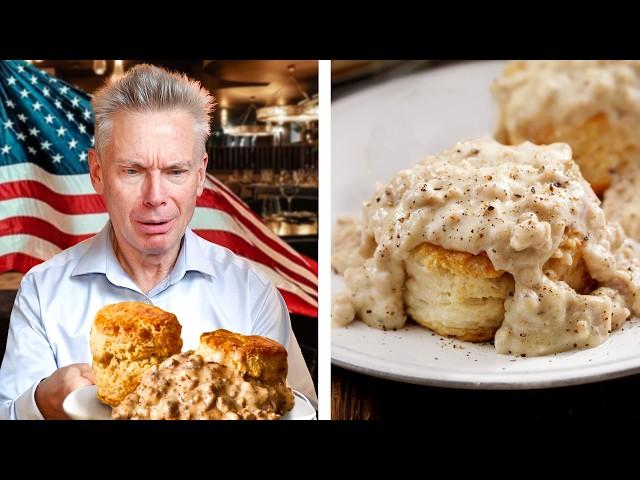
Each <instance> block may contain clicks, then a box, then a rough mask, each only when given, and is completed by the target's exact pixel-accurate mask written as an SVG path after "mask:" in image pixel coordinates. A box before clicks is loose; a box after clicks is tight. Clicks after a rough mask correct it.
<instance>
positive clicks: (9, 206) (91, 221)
mask: <svg viewBox="0 0 640 480" xmlns="http://www.w3.org/2000/svg"><path fill="white" fill-rule="evenodd" d="M8 217H35V218H40V219H42V220H45V221H47V222H49V223H51V224H52V225H55V226H56V228H57V229H58V230H60V231H62V232H64V233H67V234H70V235H86V234H90V233H96V232H98V231H100V230H101V229H102V227H104V224H105V223H107V220H108V219H109V216H108V215H107V214H106V213H83V214H75V215H67V214H64V213H60V212H59V211H58V210H56V209H55V208H53V207H52V206H50V205H49V204H48V203H46V202H43V201H42V200H38V199H35V198H26V197H19V198H11V199H9V200H2V201H0V220H4V219H5V218H8ZM45 258H46V257H45Z"/></svg>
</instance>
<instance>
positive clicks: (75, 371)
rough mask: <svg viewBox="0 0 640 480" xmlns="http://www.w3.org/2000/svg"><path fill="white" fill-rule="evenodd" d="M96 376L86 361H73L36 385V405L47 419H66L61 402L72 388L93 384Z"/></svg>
mask: <svg viewBox="0 0 640 480" xmlns="http://www.w3.org/2000/svg"><path fill="white" fill-rule="evenodd" d="M95 383H96V378H95V376H94V375H93V370H91V366H90V365H89V364H87V363H74V364H73V365H67V366H66V367H62V368H59V369H58V370H56V371H55V372H53V373H52V374H51V375H50V376H48V377H47V378H45V379H44V380H42V381H41V382H40V383H39V384H38V386H37V387H36V394H35V398H36V405H38V408H39V409H40V413H42V416H43V417H44V418H46V419H47V420H68V419H69V417H68V416H67V414H66V413H64V410H62V402H63V401H64V399H65V398H66V396H67V395H69V394H70V393H71V392H73V391H74V390H77V389H79V388H82V387H84V386H86V385H94V384H95Z"/></svg>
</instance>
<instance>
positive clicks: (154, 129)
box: [105, 110, 202, 161]
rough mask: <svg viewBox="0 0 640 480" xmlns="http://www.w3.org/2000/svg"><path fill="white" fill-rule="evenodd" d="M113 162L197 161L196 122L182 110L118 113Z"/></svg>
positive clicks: (114, 121) (112, 141) (109, 146)
mask: <svg viewBox="0 0 640 480" xmlns="http://www.w3.org/2000/svg"><path fill="white" fill-rule="evenodd" d="M110 133H111V134H110V139H109V140H110V141H109V142H108V144H107V145H106V148H105V153H107V155H106V156H107V157H108V158H110V159H121V158H128V159H136V160H137V161H143V160H152V159H156V160H162V159H171V160H180V161H187V160H190V161H195V159H196V157H197V153H198V152H200V151H201V150H202V146H201V145H198V136H197V135H196V123H195V119H194V118H193V116H192V115H190V114H189V113H187V112H185V111H182V110H166V111H155V112H118V113H116V114H115V115H114V116H113V117H112V124H111V132H110Z"/></svg>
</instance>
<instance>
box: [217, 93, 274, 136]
mask: <svg viewBox="0 0 640 480" xmlns="http://www.w3.org/2000/svg"><path fill="white" fill-rule="evenodd" d="M255 99H256V97H254V96H252V97H251V105H249V108H247V111H246V112H244V114H243V115H242V120H241V122H240V125H228V126H223V127H222V131H223V132H224V133H226V134H227V135H231V136H232V137H269V136H271V135H273V131H272V129H271V125H261V124H258V123H254V124H247V120H248V119H249V115H250V114H251V112H252V111H253V112H257V109H256V104H255Z"/></svg>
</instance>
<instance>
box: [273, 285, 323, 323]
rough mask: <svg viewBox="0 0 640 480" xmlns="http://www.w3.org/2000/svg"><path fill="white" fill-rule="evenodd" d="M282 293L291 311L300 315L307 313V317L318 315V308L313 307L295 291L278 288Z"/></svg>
mask: <svg viewBox="0 0 640 480" xmlns="http://www.w3.org/2000/svg"><path fill="white" fill-rule="evenodd" d="M278 291H279V292H280V294H281V295H282V298H283V299H284V301H285V303H286V304H287V308H288V309H289V313H297V314H300V315H306V316H307V317H317V316H318V309H317V308H315V307H312V306H311V305H309V304H308V303H307V302H305V301H304V300H302V299H301V298H300V297H298V296H297V295H296V294H295V293H291V292H286V291H284V290H278Z"/></svg>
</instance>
